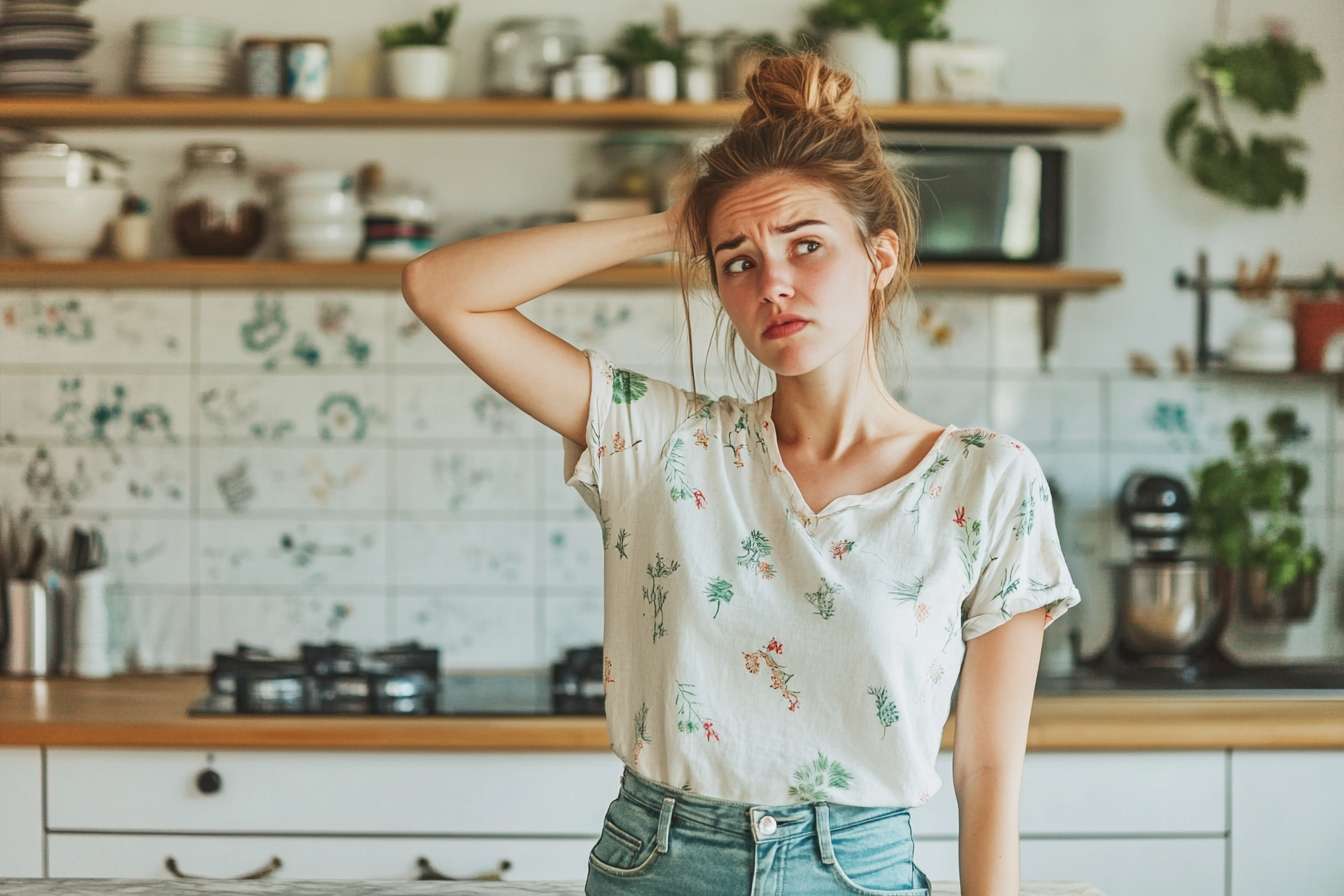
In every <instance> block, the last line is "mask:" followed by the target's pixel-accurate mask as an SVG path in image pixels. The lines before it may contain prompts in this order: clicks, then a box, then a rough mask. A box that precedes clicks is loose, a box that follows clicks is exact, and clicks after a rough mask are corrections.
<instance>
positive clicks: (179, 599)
mask: <svg viewBox="0 0 1344 896" xmlns="http://www.w3.org/2000/svg"><path fill="white" fill-rule="evenodd" d="M107 604H108V606H107V613H108V649H109V654H110V656H111V660H112V668H113V671H116V672H120V671H147V672H148V671H171V670H178V669H190V668H195V667H199V666H200V665H201V664H202V662H203V661H204V655H203V654H202V653H201V651H200V650H199V648H198V640H197V631H198V626H197V620H196V611H195V607H196V604H195V601H194V600H193V599H192V598H191V596H190V594H188V593H186V592H185V591H183V592H179V593H176V594H154V593H146V592H144V591H142V590H139V589H136V588H128V587H125V586H124V585H122V586H112V587H109V588H108V595H107Z"/></svg>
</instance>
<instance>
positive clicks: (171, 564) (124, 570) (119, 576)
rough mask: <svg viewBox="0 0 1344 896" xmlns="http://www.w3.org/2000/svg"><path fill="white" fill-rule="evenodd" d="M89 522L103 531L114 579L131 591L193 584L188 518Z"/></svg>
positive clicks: (96, 520) (112, 519) (91, 520)
mask: <svg viewBox="0 0 1344 896" xmlns="http://www.w3.org/2000/svg"><path fill="white" fill-rule="evenodd" d="M71 522H73V520H72V521H71ZM86 522H90V523H94V524H96V525H97V526H98V528H99V529H100V530H101V531H102V533H103V538H104V541H105V542H106V545H107V565H108V570H109V571H110V572H111V575H112V580H113V582H116V583H118V584H120V585H121V586H122V587H124V588H126V589H127V590H128V591H131V590H134V589H137V588H141V587H174V588H184V589H185V588H186V587H188V586H190V585H191V584H192V550H191V530H192V525H191V522H190V521H189V520H188V519H187V518H186V517H168V518H164V519H143V518H120V517H115V516H113V517H102V518H99V519H87V520H86Z"/></svg>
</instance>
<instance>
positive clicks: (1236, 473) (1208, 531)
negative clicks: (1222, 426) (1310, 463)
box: [1191, 408, 1325, 619]
mask: <svg viewBox="0 0 1344 896" xmlns="http://www.w3.org/2000/svg"><path fill="white" fill-rule="evenodd" d="M1265 425H1266V427H1267V428H1268V429H1269V432H1270V434H1271V438H1270V439H1269V440H1268V441H1266V442H1263V443H1259V444H1257V443H1254V442H1252V441H1251V428H1250V425H1249V424H1248V423H1247V422H1246V420H1245V419H1243V418H1240V417H1238V418H1237V419H1236V420H1234V421H1232V424H1231V425H1230V426H1229V427H1228V433H1229V434H1230V435H1231V438H1232V456H1231V457H1229V458H1221V459H1219V460H1215V461H1210V462H1209V463H1207V464H1204V465H1203V466H1202V467H1200V468H1199V469H1198V470H1196V471H1195V491H1196V495H1195V501H1194V510H1193V514H1192V520H1191V523H1192V528H1193V531H1194V533H1195V534H1196V535H1201V536H1203V537H1205V538H1207V539H1208V541H1209V544H1210V547H1211V548H1212V551H1213V554H1214V556H1215V557H1216V558H1217V560H1218V561H1219V563H1220V564H1221V565H1222V566H1223V568H1224V570H1223V575H1222V576H1220V580H1221V581H1222V582H1223V584H1224V587H1230V588H1231V591H1232V592H1234V593H1235V594H1236V595H1237V597H1238V599H1239V602H1240V604H1241V608H1242V612H1243V614H1244V615H1245V616H1247V617H1248V618H1252V619H1305V618H1307V617H1308V616H1310V615H1311V612H1312V610H1313V608H1314V607H1315V604H1316V591H1317V579H1318V576H1319V574H1320V570H1321V567H1322V566H1323V565H1324V563H1325V555H1324V554H1323V553H1322V552H1321V549H1320V548H1319V547H1317V546H1316V545H1308V544H1306V540H1305V538H1304V535H1303V530H1302V494H1303V492H1305V491H1306V490H1307V487H1308V486H1309V485H1310V484H1311V471H1310V470H1308V469H1307V466H1306V465H1305V464H1303V463H1301V462H1300V461H1296V460H1292V459H1289V458H1286V457H1283V456H1282V454H1281V451H1282V449H1283V448H1285V447H1286V446H1288V445H1290V444H1292V443H1294V442H1297V441H1300V440H1302V439H1305V438H1306V437H1307V434H1308V431H1307V428H1306V427H1305V426H1303V425H1302V424H1300V423H1299V422H1298V419H1297V412H1296V411H1294V410H1293V409H1292V408H1276V409H1275V410H1274V411H1272V412H1270V414H1269V416H1268V418H1266V421H1265Z"/></svg>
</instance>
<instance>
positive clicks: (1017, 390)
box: [989, 374, 1102, 450]
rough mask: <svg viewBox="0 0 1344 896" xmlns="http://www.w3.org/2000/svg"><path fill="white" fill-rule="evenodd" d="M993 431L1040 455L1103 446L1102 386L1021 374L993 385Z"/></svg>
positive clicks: (1084, 380)
mask: <svg viewBox="0 0 1344 896" xmlns="http://www.w3.org/2000/svg"><path fill="white" fill-rule="evenodd" d="M989 401H990V408H989V409H990V428H991V429H993V430H994V431H995V432H1001V433H1005V434H1007V435H1011V436H1012V437H1013V438H1015V439H1017V440H1018V441H1020V442H1022V443H1023V444H1025V445H1027V446H1028V447H1030V448H1032V449H1033V450H1035V449H1036V448H1037V447H1041V448H1044V447H1047V446H1052V445H1060V444H1068V445H1069V446H1071V447H1094V448H1095V447H1100V445H1101V435H1102V429H1101V384H1100V382H1099V381H1098V380H1096V379H1091V378H1081V377H1080V378H1070V379H1064V378H1061V377H1055V376H1051V375H1049V374H1044V375H1029V374H1028V375H1022V374H1016V375H1013V376H1011V377H996V378H994V379H993V381H992V382H991V384H990V397H989Z"/></svg>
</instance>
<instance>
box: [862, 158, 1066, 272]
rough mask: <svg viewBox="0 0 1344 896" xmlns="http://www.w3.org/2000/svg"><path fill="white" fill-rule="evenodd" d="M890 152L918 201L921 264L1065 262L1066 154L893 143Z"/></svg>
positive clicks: (917, 255)
mask: <svg viewBox="0 0 1344 896" xmlns="http://www.w3.org/2000/svg"><path fill="white" fill-rule="evenodd" d="M885 150H886V154H887V162H888V164H890V165H891V166H892V167H893V168H895V169H896V170H897V172H899V173H900V174H901V175H902V176H903V177H904V178H905V180H906V183H907V185H908V186H909V188H910V191H911V194H912V195H913V196H914V197H915V198H916V200H917V204H918V207H919V238H918V241H917V244H916V248H915V256H916V258H918V259H919V260H920V261H925V262H929V261H937V262H956V261H968V262H970V261H1008V262H1030V263H1036V264H1049V263H1052V262H1057V261H1059V260H1061V259H1062V258H1063V257H1064V170H1065V152H1064V150H1063V149H1062V148H1059V147H1053V146H1045V145H1034V144H1030V143H1004V144H979V145H957V144H937V143H912V142H902V143H893V142H889V143H887V144H886V145H885Z"/></svg>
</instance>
